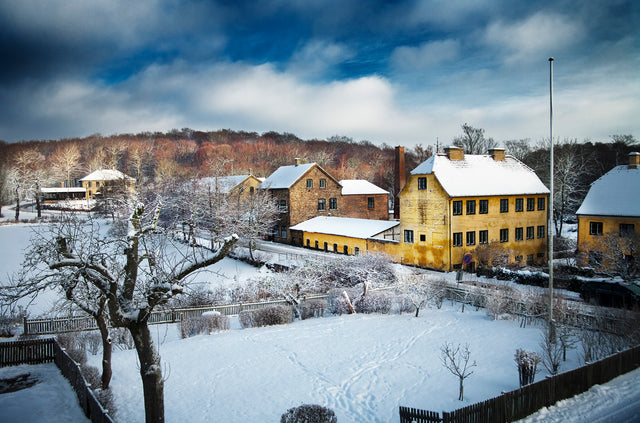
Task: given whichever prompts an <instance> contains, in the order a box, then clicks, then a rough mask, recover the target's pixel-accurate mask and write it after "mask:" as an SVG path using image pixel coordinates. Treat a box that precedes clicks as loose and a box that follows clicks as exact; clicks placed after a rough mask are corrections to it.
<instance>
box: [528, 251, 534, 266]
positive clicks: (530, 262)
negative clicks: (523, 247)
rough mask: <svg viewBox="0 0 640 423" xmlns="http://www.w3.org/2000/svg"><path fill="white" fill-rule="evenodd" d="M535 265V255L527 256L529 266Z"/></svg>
mask: <svg viewBox="0 0 640 423" xmlns="http://www.w3.org/2000/svg"><path fill="white" fill-rule="evenodd" d="M531 265H533V254H527V266H531Z"/></svg>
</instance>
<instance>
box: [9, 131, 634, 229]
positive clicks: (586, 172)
mask: <svg viewBox="0 0 640 423" xmlns="http://www.w3.org/2000/svg"><path fill="white" fill-rule="evenodd" d="M548 141H549V140H548V139H547V140H541V141H538V142H537V143H533V142H531V141H530V140H527V139H522V140H509V141H504V142H503V144H504V145H503V147H504V148H505V149H506V150H507V153H508V154H511V155H513V156H514V157H516V158H518V159H520V160H522V161H523V162H524V163H525V164H527V165H528V166H529V167H531V168H532V169H534V170H535V171H536V173H537V174H538V175H539V176H540V178H541V179H542V180H543V182H545V183H547V184H548V180H549V142H548ZM450 143H451V144H455V145H459V146H462V147H464V148H465V151H466V152H467V153H468V154H469V153H471V154H482V153H485V154H486V151H487V148H490V147H496V146H498V143H496V142H495V141H494V140H493V139H492V138H486V137H485V135H484V130H482V129H480V128H474V127H472V126H470V125H467V124H464V125H462V131H461V135H460V136H458V137H456V138H454V139H453V140H451V142H450ZM436 148H437V147H436V146H432V145H428V146H423V145H416V146H414V147H412V148H405V155H406V156H405V157H406V171H407V173H408V172H410V171H411V170H412V169H413V168H415V167H416V166H417V165H418V164H420V163H421V162H423V161H424V160H426V159H428V158H429V157H430V156H431V155H432V154H433V152H434V150H435V149H436ZM639 149H640V145H639V144H638V142H637V140H636V139H635V138H634V137H633V136H632V135H612V136H611V139H610V140H607V141H606V142H591V141H589V140H585V141H583V142H578V140H576V139H564V140H554V153H555V154H554V161H555V166H554V169H555V178H554V184H555V186H556V190H557V191H556V196H555V199H554V202H555V204H557V205H558V206H556V207H557V209H558V211H557V212H556V213H557V214H558V216H557V217H558V219H557V220H558V223H559V224H561V223H562V221H564V220H565V218H566V217H567V216H571V214H572V213H574V212H575V210H576V209H577V207H578V206H579V204H580V202H581V201H582V199H583V198H584V196H585V195H586V192H587V190H588V188H589V185H590V184H591V182H593V181H594V180H596V179H597V178H599V177H600V176H602V175H603V174H604V173H606V172H607V171H609V170H610V169H611V168H613V167H614V166H616V165H619V164H626V163H627V156H628V154H629V152H631V151H638V150H639ZM295 158H300V159H302V160H303V162H307V163H311V162H315V163H318V164H319V165H320V166H322V167H323V168H324V169H326V170H327V171H328V172H329V173H330V174H331V175H333V176H334V177H335V178H336V179H337V180H341V179H365V180H368V181H370V182H372V183H374V184H376V185H378V186H380V187H381V188H384V189H386V190H388V191H389V192H390V193H391V194H392V195H391V196H392V197H393V195H394V194H395V193H394V170H393V164H394V146H389V145H386V144H382V145H381V146H377V145H375V144H373V143H371V142H369V141H358V142H357V141H354V140H353V139H351V138H348V137H344V136H333V137H330V138H329V139H327V140H316V139H313V140H303V139H300V138H298V137H297V136H295V135H293V134H290V133H277V132H265V133H263V134H258V133H256V132H245V131H234V130H230V129H223V130H216V131H206V132H203V131H195V130H191V129H188V128H183V129H181V130H178V129H173V130H171V131H169V132H166V133H164V132H153V133H151V132H143V133H139V134H117V135H110V136H102V135H100V134H95V135H91V136H88V137H84V138H68V139H60V140H39V141H37V140H34V141H23V142H18V143H5V142H2V141H0V192H1V194H2V198H1V199H2V204H8V203H11V202H13V201H15V198H14V197H15V196H16V194H17V191H16V189H21V190H23V191H28V190H29V189H32V190H33V187H38V188H39V187H47V186H61V185H65V184H66V185H73V181H74V179H77V178H81V177H83V176H85V175H87V174H88V173H90V172H92V171H94V170H97V169H105V168H108V169H118V170H120V171H122V172H124V173H126V174H128V175H130V176H132V177H134V178H136V180H138V181H139V182H141V183H144V184H147V185H150V184H153V183H162V182H166V181H169V180H180V179H182V180H184V179H193V178H199V177H206V176H222V175H234V174H248V173H249V172H251V173H252V174H254V175H255V176H258V177H267V176H268V175H269V174H271V173H272V172H273V171H275V170H276V169H277V168H278V167H279V166H283V165H288V164H293V162H294V159H295ZM18 183H19V184H20V188H18V187H16V186H15V185H16V184H18ZM23 194H26V193H23ZM26 196H28V195H26Z"/></svg>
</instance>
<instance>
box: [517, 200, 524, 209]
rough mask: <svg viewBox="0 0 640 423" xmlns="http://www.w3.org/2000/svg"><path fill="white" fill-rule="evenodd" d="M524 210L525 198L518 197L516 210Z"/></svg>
mask: <svg viewBox="0 0 640 423" xmlns="http://www.w3.org/2000/svg"><path fill="white" fill-rule="evenodd" d="M522 210H524V198H516V211H517V212H521V211H522Z"/></svg>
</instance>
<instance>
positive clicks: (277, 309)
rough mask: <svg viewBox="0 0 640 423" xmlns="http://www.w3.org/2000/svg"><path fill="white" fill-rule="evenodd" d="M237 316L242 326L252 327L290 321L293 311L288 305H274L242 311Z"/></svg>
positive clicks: (281, 323)
mask: <svg viewBox="0 0 640 423" xmlns="http://www.w3.org/2000/svg"><path fill="white" fill-rule="evenodd" d="M239 317H240V324H241V325H242V327H243V328H253V327H262V326H272V325H284V324H287V323H291V322H292V321H293V312H292V310H291V307H289V306H285V305H274V306H270V307H264V308H260V309H257V310H247V311H242V312H240V316H239Z"/></svg>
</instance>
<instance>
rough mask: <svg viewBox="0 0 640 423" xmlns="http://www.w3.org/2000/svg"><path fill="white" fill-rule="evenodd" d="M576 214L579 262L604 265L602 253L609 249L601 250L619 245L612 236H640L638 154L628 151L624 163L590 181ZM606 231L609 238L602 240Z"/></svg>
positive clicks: (628, 252)
mask: <svg viewBox="0 0 640 423" xmlns="http://www.w3.org/2000/svg"><path fill="white" fill-rule="evenodd" d="M576 215H577V216H578V251H579V252H581V253H582V254H580V255H579V257H581V258H582V263H580V264H582V265H587V264H588V265H591V266H600V265H602V264H605V265H606V264H607V263H603V254H604V255H605V256H606V255H610V253H611V252H612V251H603V249H611V248H614V247H615V245H613V244H619V243H617V242H615V238H622V237H629V238H632V237H634V236H640V153H637V152H633V153H630V154H629V164H628V165H621V166H616V167H614V168H613V169H611V170H610V171H609V172H607V173H606V174H604V175H603V176H602V177H600V178H599V179H598V180H596V181H595V182H594V183H593V184H591V188H590V189H589V192H588V193H587V196H586V197H585V199H584V201H583V202H582V204H581V205H580V207H579V208H578V211H577V212H576ZM608 234H613V239H606V238H607V235H608ZM621 253H622V254H625V255H631V256H632V255H633V252H631V251H621ZM629 258H630V257H629Z"/></svg>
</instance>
